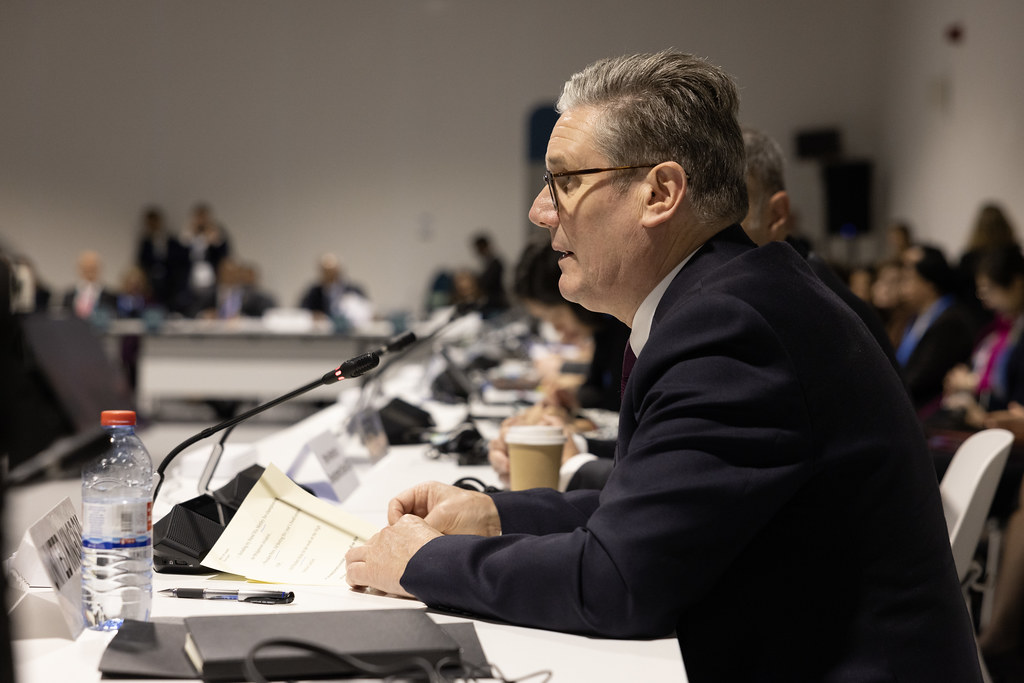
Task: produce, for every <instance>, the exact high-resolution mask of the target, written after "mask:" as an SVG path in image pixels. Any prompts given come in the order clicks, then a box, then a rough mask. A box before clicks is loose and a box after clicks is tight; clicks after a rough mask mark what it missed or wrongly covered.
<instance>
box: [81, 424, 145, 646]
mask: <svg viewBox="0 0 1024 683" xmlns="http://www.w3.org/2000/svg"><path fill="white" fill-rule="evenodd" d="M100 422H101V424H102V425H103V429H104V431H106V432H107V433H108V434H109V436H110V447H109V448H108V449H107V451H106V453H104V454H103V455H102V456H100V457H99V458H98V459H96V460H95V461H93V462H91V463H90V464H88V465H86V466H85V467H84V468H83V469H82V609H83V611H84V613H85V623H86V626H88V627H89V628H91V629H97V630H102V631H111V630H115V629H118V628H120V626H121V623H122V622H123V621H124V620H125V619H137V620H140V621H146V620H148V619H149V610H150V606H151V604H152V602H153V514H152V509H153V461H152V460H151V459H150V457H149V452H148V451H147V450H146V447H145V446H143V445H142V441H141V440H140V439H139V437H138V436H136V434H135V413H134V412H133V411H131V410H104V411H103V413H102V414H101V416H100Z"/></svg>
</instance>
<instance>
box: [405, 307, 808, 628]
mask: <svg viewBox="0 0 1024 683" xmlns="http://www.w3.org/2000/svg"><path fill="white" fill-rule="evenodd" d="M688 309H689V312H688V314H686V315H684V316H681V318H680V319H678V320H677V321H676V323H674V329H675V330H676V334H675V335H673V336H674V341H673V343H671V344H666V345H665V346H668V347H670V348H667V349H663V348H658V347H657V345H656V342H655V339H654V338H653V336H652V339H651V341H650V342H648V346H647V347H645V348H644V351H643V353H642V354H641V360H640V361H638V363H637V365H636V368H635V369H634V371H633V372H634V374H633V379H632V380H631V384H630V387H631V391H632V393H633V394H635V395H636V396H637V397H639V402H635V401H633V400H624V406H623V417H622V421H621V422H620V443H619V461H618V464H617V466H616V467H615V469H614V470H613V472H612V474H611V477H610V478H609V480H608V483H607V485H606V486H605V488H604V489H603V490H602V491H601V492H600V494H597V493H596V492H592V491H591V492H578V493H579V494H581V497H580V498H578V499H577V498H574V497H572V496H571V495H570V494H566V495H565V496H559V494H556V493H553V492H523V493H518V494H515V495H514V496H510V497H509V498H508V499H507V501H501V499H500V498H496V499H495V500H496V503H497V504H498V507H499V512H500V514H501V515H502V525H503V527H502V528H503V534H502V536H500V537H496V538H480V537H473V536H446V537H441V538H437V539H434V540H433V541H431V542H429V543H428V544H426V545H425V546H424V547H423V548H421V549H420V551H419V552H417V553H416V555H415V556H414V557H413V558H412V559H411V561H410V562H409V564H408V566H407V568H406V571H405V574H404V575H403V577H402V585H403V587H405V588H406V589H407V590H408V591H409V592H411V593H412V594H413V595H415V596H416V597H418V598H420V599H421V600H423V601H424V602H426V603H427V604H429V605H431V606H436V607H443V608H448V609H456V610H459V611H468V612H472V613H476V614H480V615H483V616H486V617H492V618H496V619H501V620H505V621H510V622H513V623H518V624H523V625H527V626H534V627H540V628H548V629H554V630H561V631H570V632H577V633H585V634H593V635H599V636H605V637H659V636H664V635H667V634H669V633H671V632H672V630H673V629H674V628H675V625H676V622H677V620H678V618H679V616H680V614H681V613H682V612H683V611H685V610H686V609H687V606H688V605H689V604H691V603H692V602H694V601H695V600H698V599H700V598H701V597H702V595H703V594H704V593H705V592H706V591H707V590H708V589H709V586H711V585H712V584H713V583H714V582H715V581H716V579H717V577H719V576H720V575H721V574H722V573H723V572H724V571H725V569H726V568H727V567H728V566H729V564H730V562H731V561H732V560H733V559H734V558H735V556H736V555H737V554H738V553H739V552H740V551H741V549H742V548H743V547H744V546H745V545H746V544H747V543H748V542H749V540H750V539H751V538H752V537H753V536H754V535H756V534H757V533H758V531H759V530H760V529H761V528H762V526H764V525H765V524H766V521H767V520H769V519H771V517H772V515H773V513H774V512H775V511H777V510H778V508H779V507H780V506H782V505H783V504H784V503H785V501H786V500H787V498H788V497H789V496H791V495H792V494H793V492H794V491H796V490H798V489H799V488H800V486H801V485H802V484H803V482H805V481H806V479H807V478H808V477H809V472H810V469H811V466H810V464H809V461H810V456H809V449H810V446H809V444H807V443H805V442H804V441H803V440H802V439H801V437H799V436H798V434H806V433H808V431H809V430H808V429H807V411H806V409H805V406H804V404H803V395H802V393H801V391H800V389H799V386H798V382H797V381H796V379H795V373H794V372H793V371H792V368H791V366H790V363H789V360H788V357H787V355H786V352H785V349H784V348H783V347H782V345H781V343H780V342H779V340H778V338H777V337H776V335H774V333H773V331H772V330H771V329H770V328H769V326H768V325H767V324H766V323H765V322H764V321H763V320H762V319H761V317H760V316H759V315H758V314H757V313H756V312H755V311H753V310H752V309H751V308H750V307H749V306H747V305H746V304H744V303H743V302H741V301H738V300H736V299H735V298H731V297H724V296H708V297H705V298H704V299H702V300H701V301H700V303H696V304H694V305H691V306H688ZM684 329H685V330H686V331H687V332H686V334H685V335H684V334H679V331H680V330H684ZM652 344H655V346H654V347H653V348H652ZM712 350H713V351H712ZM722 350H728V353H727V354H723V353H722ZM623 425H625V429H624V428H623ZM573 493H577V492H573ZM598 495H599V503H600V504H599V505H597V506H595V507H593V510H592V511H591V512H590V513H589V514H586V512H585V508H583V507H581V506H583V505H594V504H595V503H596V502H597V501H598V499H597V498H595V496H598ZM534 506H536V507H534ZM506 517H507V518H508V520H509V526H508V527H507V528H506V526H505V523H506V522H505V520H506Z"/></svg>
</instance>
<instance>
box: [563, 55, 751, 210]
mask: <svg viewBox="0 0 1024 683" xmlns="http://www.w3.org/2000/svg"><path fill="white" fill-rule="evenodd" d="M581 107H595V108H599V109H601V110H602V111H601V123H602V124H603V125H602V126H601V127H600V128H599V130H598V131H597V133H596V135H595V144H596V145H597V148H598V151H600V152H601V153H602V154H603V155H604V156H605V157H607V158H608V160H609V162H610V163H611V164H613V165H616V166H626V165H631V164H648V163H652V162H653V163H660V162H663V161H675V162H677V163H679V164H680V165H681V166H682V167H683V169H684V170H685V171H686V173H687V174H688V176H689V196H690V203H691V205H692V206H693V211H694V214H695V215H696V216H697V218H698V219H699V220H700V221H702V222H704V223H716V222H719V221H723V220H725V221H728V222H738V221H740V220H742V219H743V217H744V216H745V215H746V213H747V189H746V181H745V178H744V151H743V138H742V135H741V134H740V126H739V123H738V121H737V114H738V111H739V96H738V95H737V93H736V86H735V84H734V83H733V81H732V78H731V77H730V76H729V75H728V74H726V73H725V72H724V71H722V70H721V69H720V68H718V67H717V66H714V65H713V64H711V63H709V62H708V61H707V60H704V59H701V58H700V57H695V56H693V55H689V54H684V53H680V52H674V51H670V50H665V51H662V52H657V53H653V54H638V55H630V56H624V57H615V58H609V59H602V60H600V61H597V62H594V63H593V64H591V65H590V66H588V67H586V68H585V69H583V70H582V71H580V72H578V73H576V74H574V75H573V76H572V77H571V78H570V79H569V80H568V81H567V82H566V84H565V86H564V87H563V88H562V95H561V97H559V98H558V104H557V106H556V109H557V110H558V111H559V113H562V112H565V111H568V110H570V109H578V108H581Z"/></svg>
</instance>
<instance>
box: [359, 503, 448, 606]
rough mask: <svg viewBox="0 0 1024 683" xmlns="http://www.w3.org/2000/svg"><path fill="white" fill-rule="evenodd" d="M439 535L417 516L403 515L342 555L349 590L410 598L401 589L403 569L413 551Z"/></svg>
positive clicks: (408, 594) (406, 592) (407, 593)
mask: <svg viewBox="0 0 1024 683" xmlns="http://www.w3.org/2000/svg"><path fill="white" fill-rule="evenodd" d="M440 535H441V532H439V531H438V530H437V529H433V528H431V527H430V526H429V525H427V523H426V522H424V521H423V520H422V519H420V518H419V517H416V516H414V515H404V516H403V517H401V518H400V519H398V520H397V521H396V522H394V523H393V524H392V525H391V526H387V527H384V528H383V529H381V530H380V532H379V533H377V534H375V535H374V536H373V538H371V539H370V540H369V541H367V542H366V543H365V544H364V545H360V546H356V547H354V548H351V549H349V551H348V552H347V553H346V554H345V564H346V565H347V567H346V571H345V580H346V581H348V584H349V585H350V586H352V587H353V588H364V587H365V588H374V589H376V590H379V591H382V592H384V593H391V594H392V595H401V596H405V597H410V598H411V597H413V596H412V594H410V593H409V592H408V591H406V590H405V589H404V588H402V575H403V574H404V573H405V567H406V565H408V564H409V560H410V559H411V558H412V556H413V555H415V554H416V551H417V550H419V549H420V548H422V547H423V546H424V545H426V544H427V542H428V541H431V540H433V539H435V538H437V537H438V536H440Z"/></svg>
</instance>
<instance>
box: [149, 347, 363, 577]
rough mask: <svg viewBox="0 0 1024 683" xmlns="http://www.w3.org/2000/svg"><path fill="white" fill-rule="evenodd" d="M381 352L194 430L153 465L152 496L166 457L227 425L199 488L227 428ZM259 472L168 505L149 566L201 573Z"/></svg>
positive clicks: (355, 371)
mask: <svg viewBox="0 0 1024 683" xmlns="http://www.w3.org/2000/svg"><path fill="white" fill-rule="evenodd" d="M379 363H380V357H379V356H378V354H377V352H375V351H371V352H369V353H364V354H362V355H361V356H356V357H355V358H352V359H350V360H347V361H345V362H344V363H342V364H341V365H339V366H338V367H337V368H336V369H334V370H332V371H331V372H328V373H326V374H324V376H323V377H320V378H318V379H316V380H314V381H312V382H310V383H309V384H307V385H305V386H302V387H299V388H298V389H295V390H294V391H290V392H288V393H287V394H284V395H283V396H279V397H277V398H275V399H272V400H270V401H267V402H266V403H262V404H260V405H258V406H256V407H255V408H253V409H252V410H248V411H246V412H244V413H242V414H240V415H236V416H235V417H232V418H230V419H228V420H225V421H224V422H221V423H220V424H216V425H214V426H212V427H208V428H206V429H204V430H203V431H201V432H199V433H198V434H196V435H194V436H192V437H189V438H188V439H186V440H185V441H182V442H181V443H180V444H178V445H177V446H175V447H174V449H172V450H171V452H170V453H168V454H167V457H165V458H164V459H163V462H161V463H160V466H159V467H157V470H156V474H157V477H158V479H157V483H156V488H155V489H154V490H153V500H154V501H155V500H156V496H157V494H158V493H159V492H160V487H161V486H162V485H163V481H164V471H165V470H166V469H167V466H168V465H170V464H171V461H173V460H174V458H175V457H176V456H177V455H178V454H179V453H181V452H182V451H183V450H185V449H186V448H188V447H189V446H191V445H192V444H194V443H196V442H197V441H201V440H202V439H205V438H207V437H209V436H213V435H214V434H216V433H217V432H220V431H224V430H227V432H226V433H225V435H224V438H223V439H221V441H220V443H219V444H218V445H217V446H216V447H215V449H214V452H213V453H211V455H210V460H209V462H208V463H207V465H206V469H205V470H204V472H203V476H202V479H201V482H202V488H204V489H205V488H206V485H207V484H209V481H210V478H211V477H212V476H213V469H214V467H216V464H217V460H219V458H220V451H221V450H223V447H224V439H226V438H227V435H228V434H230V432H231V430H232V429H234V427H235V426H236V425H237V424H238V423H240V422H244V421H245V420H248V419H249V418H250V417H252V416H254V415H257V414H259V413H262V412H263V411H264V410H267V409H269V408H273V407H274V406H276V405H278V404H280V403H284V402H285V401H288V400H291V399H293V398H295V397H296V396H300V395H302V394H305V393H306V392H308V391H312V390H313V389H316V388H317V387H320V386H324V385H327V384H334V383H335V382H340V381H341V380H343V379H351V378H353V377H359V376H360V375H362V374H365V373H367V372H369V371H370V370H372V369H374V368H375V367H377V365H378V364H379ZM262 474H263V468H262V467H260V466H259V465H252V466H251V467H248V468H246V469H245V470H243V471H242V472H239V473H238V475H237V476H235V478H234V479H232V480H231V482H229V483H228V484H227V485H225V486H224V487H222V488H220V489H217V490H216V491H210V492H208V493H203V494H201V495H199V496H196V497H195V498H192V499H190V500H186V501H185V502H183V503H178V504H177V505H174V506H173V507H172V508H171V511H170V512H169V513H168V514H167V515H166V516H165V517H163V518H162V519H161V520H160V521H158V522H156V523H155V524H153V568H154V569H155V570H156V571H158V572H167V573H172V574H205V573H209V572H210V571H212V570H210V569H207V568H206V567H203V566H202V565H201V564H200V562H201V561H202V558H203V557H205V556H206V554H207V553H208V552H210V549H211V548H213V546H214V544H215V543H216V542H217V539H218V538H220V535H221V533H222V532H223V531H224V527H226V526H227V523H228V522H229V521H231V517H233V516H234V513H235V510H237V509H238V506H239V505H241V503H242V500H244V499H245V496H246V495H247V494H248V493H249V491H250V490H251V489H252V487H253V486H254V485H255V484H256V482H257V481H258V480H259V478H260V476H262Z"/></svg>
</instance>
